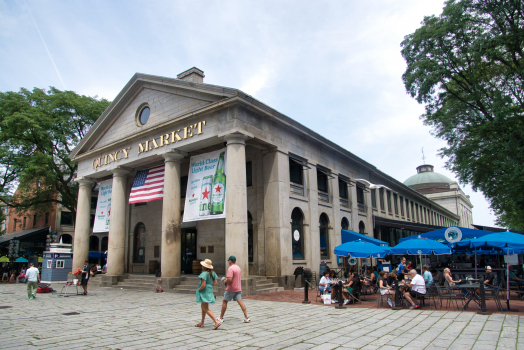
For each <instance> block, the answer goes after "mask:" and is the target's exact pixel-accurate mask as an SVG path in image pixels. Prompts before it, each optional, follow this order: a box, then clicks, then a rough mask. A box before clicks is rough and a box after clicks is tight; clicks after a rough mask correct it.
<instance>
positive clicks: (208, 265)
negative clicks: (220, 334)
mask: <svg viewBox="0 0 524 350" xmlns="http://www.w3.org/2000/svg"><path fill="white" fill-rule="evenodd" d="M200 265H202V270H204V271H202V273H201V274H200V275H199V276H198V278H199V279H200V283H199V284H198V287H197V290H196V302H197V303H200V307H201V308H202V321H200V323H197V324H196V325H195V327H202V328H203V327H204V320H205V318H206V315H208V316H209V317H211V319H212V320H213V322H215V326H214V327H213V329H217V328H218V327H220V325H221V323H220V322H218V320H217V319H216V318H215V315H213V312H212V311H211V310H210V309H209V304H214V303H215V295H214V294H213V286H216V284H217V283H218V276H217V274H216V273H215V271H213V265H212V262H211V260H209V259H206V260H204V261H201V262H200Z"/></svg>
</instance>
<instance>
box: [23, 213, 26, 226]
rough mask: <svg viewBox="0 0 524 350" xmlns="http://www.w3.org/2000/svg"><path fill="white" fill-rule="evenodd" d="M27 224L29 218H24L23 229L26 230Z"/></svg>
mask: <svg viewBox="0 0 524 350" xmlns="http://www.w3.org/2000/svg"><path fill="white" fill-rule="evenodd" d="M26 223H27V217H25V216H24V225H23V228H25V224H26Z"/></svg>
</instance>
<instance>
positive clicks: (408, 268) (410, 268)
mask: <svg viewBox="0 0 524 350" xmlns="http://www.w3.org/2000/svg"><path fill="white" fill-rule="evenodd" d="M414 268H415V265H413V263H412V262H411V261H408V264H407V265H406V269H407V270H408V271H411V270H413V269H414Z"/></svg>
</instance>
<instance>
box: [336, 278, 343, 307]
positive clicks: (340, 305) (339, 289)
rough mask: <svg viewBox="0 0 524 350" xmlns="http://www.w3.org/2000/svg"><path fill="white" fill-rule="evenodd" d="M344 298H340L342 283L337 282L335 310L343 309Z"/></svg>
mask: <svg viewBox="0 0 524 350" xmlns="http://www.w3.org/2000/svg"><path fill="white" fill-rule="evenodd" d="M343 299H344V298H343V297H342V281H338V306H335V308H336V309H343V308H344V300H343Z"/></svg>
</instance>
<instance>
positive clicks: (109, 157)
mask: <svg viewBox="0 0 524 350" xmlns="http://www.w3.org/2000/svg"><path fill="white" fill-rule="evenodd" d="M107 157H108V159H109V164H111V162H114V161H115V157H113V155H112V154H111V153H109V154H108V155H107Z"/></svg>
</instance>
